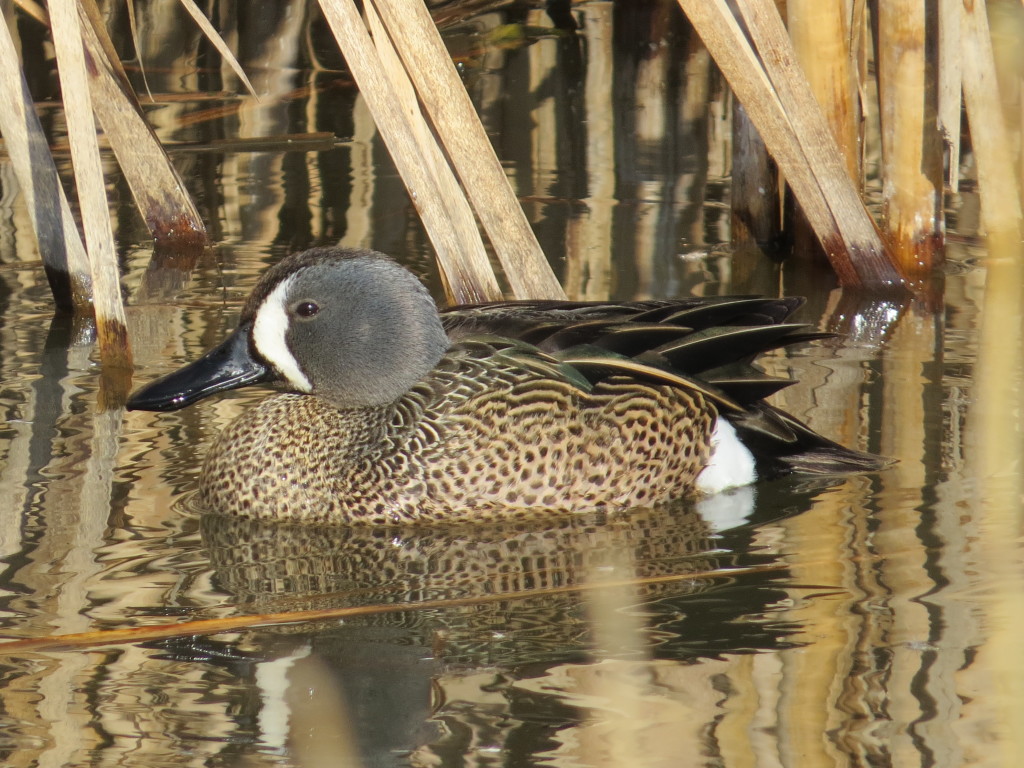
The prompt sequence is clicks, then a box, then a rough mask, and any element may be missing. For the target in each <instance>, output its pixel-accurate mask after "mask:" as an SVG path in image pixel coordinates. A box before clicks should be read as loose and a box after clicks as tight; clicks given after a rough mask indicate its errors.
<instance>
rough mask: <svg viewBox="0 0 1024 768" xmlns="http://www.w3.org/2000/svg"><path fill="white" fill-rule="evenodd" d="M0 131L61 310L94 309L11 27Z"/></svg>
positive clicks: (2, 53)
mask: <svg viewBox="0 0 1024 768" xmlns="http://www.w3.org/2000/svg"><path fill="white" fill-rule="evenodd" d="M0 67H3V71H4V72H7V73H8V74H7V75H5V76H4V77H0V133H2V134H3V137H4V143H5V146H6V149H7V152H8V157H9V158H10V162H11V164H12V165H13V166H14V172H15V175H16V176H17V178H18V185H19V186H20V187H21V193H22V194H23V195H24V196H25V207H26V208H27V210H28V214H29V217H30V218H31V220H32V227H33V229H34V230H35V233H36V239H37V240H38V242H39V252H40V254H42V258H43V268H44V269H45V271H46V277H47V280H49V283H50V290H51V291H52V292H53V299H54V302H55V303H56V305H57V307H58V308H59V309H61V310H62V311H66V312H75V313H76V314H80V315H88V314H90V313H91V312H92V300H91V296H92V278H91V276H90V272H89V259H88V257H87V256H86V254H85V247H84V246H83V245H82V238H81V237H80V236H79V234H78V229H77V228H76V227H75V219H74V217H73V216H72V215H71V208H70V207H69V206H68V201H67V197H66V196H65V194H64V188H63V187H62V186H61V184H60V178H59V177H58V175H57V168H56V167H55V166H54V164H53V158H52V157H51V156H50V150H49V147H48V146H47V141H46V135H45V134H44V133H43V128H42V126H41V125H40V124H39V118H38V116H37V115H36V110H35V104H34V103H33V101H32V95H31V94H30V93H29V92H28V85H27V83H26V82H25V77H24V75H23V74H22V71H21V64H20V62H19V61H18V53H17V50H16V49H15V47H14V40H13V39H12V38H11V33H10V28H9V27H8V26H7V25H6V24H3V28H2V29H0Z"/></svg>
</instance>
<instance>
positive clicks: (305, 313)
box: [295, 301, 320, 317]
mask: <svg viewBox="0 0 1024 768" xmlns="http://www.w3.org/2000/svg"><path fill="white" fill-rule="evenodd" d="M319 311H320V305H319V304H317V303H315V302H312V301H303V302H300V303H299V304H298V305H296V307H295V314H297V315H298V316H299V317H312V316H313V315H315V314H316V313H317V312H319Z"/></svg>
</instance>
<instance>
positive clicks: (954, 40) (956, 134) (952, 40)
mask: <svg viewBox="0 0 1024 768" xmlns="http://www.w3.org/2000/svg"><path fill="white" fill-rule="evenodd" d="M962 2H963V0H939V130H940V131H941V132H942V141H943V143H944V144H945V147H946V161H945V173H944V174H943V181H944V183H945V185H946V189H947V190H948V191H950V192H954V193H955V192H958V191H959V189H960V113H961V107H962V106H963V97H962V88H963V68H962V66H961V45H960V34H961V30H960V19H961V16H962V15H963V10H962V5H961V4H962Z"/></svg>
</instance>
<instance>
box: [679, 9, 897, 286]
mask: <svg viewBox="0 0 1024 768" xmlns="http://www.w3.org/2000/svg"><path fill="white" fill-rule="evenodd" d="M678 2H679V4H680V6H681V7H682V8H683V11H684V12H685V13H686V15H687V16H688V17H689V19H690V21H691V23H692V24H693V25H694V27H695V28H696V30H697V32H698V34H699V35H700V36H701V38H702V39H703V40H704V44H705V45H706V46H707V47H708V50H710V51H711V54H712V56H714V57H715V60H716V62H717V63H718V66H719V69H721V71H722V73H723V74H724V75H725V77H726V79H727V80H728V81H729V84H730V86H731V87H732V89H733V92H734V93H735V94H736V97H737V98H738V99H739V100H740V101H741V102H743V105H744V107H745V108H746V109H747V113H748V115H749V116H750V118H751V120H752V121H753V123H754V125H755V126H756V127H757V129H758V132H759V133H760V134H761V137H762V138H763V139H764V142H765V145H766V146H767V147H768V149H769V151H770V152H771V153H772V155H773V157H774V158H775V160H776V162H777V163H778V165H779V169H780V171H781V172H782V173H783V174H784V175H785V177H786V181H787V182H788V183H789V185H790V186H791V187H792V188H793V192H794V194H795V195H796V197H797V199H798V200H799V201H800V204H801V206H802V208H803V211H804V213H805V215H806V216H807V219H808V221H809V222H810V225H811V227H812V228H813V229H814V232H815V234H816V235H817V237H818V239H819V242H821V245H822V247H823V248H824V250H825V253H826V255H827V256H828V258H829V261H830V262H831V264H832V266H833V269H834V270H835V271H836V274H837V276H838V278H839V282H840V284H841V285H845V286H868V287H876V288H878V287H884V288H892V287H896V286H899V285H902V282H903V281H902V278H901V276H900V274H899V272H898V270H897V269H896V268H895V266H894V265H893V264H892V262H891V260H890V259H889V257H888V253H887V251H886V249H885V247H884V244H883V243H882V241H881V239H880V238H879V236H878V233H877V230H876V229H875V227H874V222H872V221H871V218H870V216H869V215H868V213H867V211H866V210H865V209H864V206H863V203H862V202H861V200H860V196H859V195H858V193H857V190H856V189H855V188H854V187H853V182H851V181H850V178H849V177H848V176H847V175H846V170H845V168H844V166H843V164H842V161H841V160H840V154H839V150H838V149H837V148H836V146H835V141H834V140H833V139H832V137H831V135H830V134H829V131H828V128H827V125H826V124H825V120H824V117H823V116H822V115H821V110H820V108H819V107H818V106H817V102H815V101H814V97H813V95H811V93H810V89H809V88H808V87H807V84H806V81H805V80H803V78H802V77H801V76H799V73H798V71H797V70H795V68H794V66H793V53H792V48H791V46H790V45H789V38H788V36H787V35H786V34H785V31H784V28H783V27H782V22H781V19H779V16H778V12H777V11H776V9H775V6H774V5H772V4H771V3H770V1H768V0H766V1H765V2H760V1H758V2H757V4H756V6H755V4H754V3H753V2H740V3H738V6H739V8H740V9H741V12H742V14H743V17H744V19H745V21H746V23H747V25H748V28H750V29H751V33H752V36H753V38H754V39H755V40H759V41H760V44H759V45H758V48H759V51H758V53H755V52H754V50H753V49H752V48H751V46H750V43H749V41H748V40H747V37H746V35H745V34H744V33H743V31H742V30H741V29H740V27H739V24H738V23H737V21H736V18H735V17H734V16H733V14H732V12H731V11H730V9H729V7H728V6H727V5H726V2H725V0H678ZM779 30H782V32H781V35H780V33H779ZM758 54H760V58H759V56H758ZM762 60H763V61H764V62H765V66H767V67H770V71H772V72H773V76H772V78H773V79H772V80H769V77H768V75H767V74H766V72H765V69H764V68H763V67H762V63H761V62H762ZM776 89H778V93H777V92H776ZM780 97H784V100H780ZM783 101H784V102H785V104H786V106H785V107H784V105H783ZM791 121H793V122H791ZM808 153H810V157H808ZM812 158H813V160H812Z"/></svg>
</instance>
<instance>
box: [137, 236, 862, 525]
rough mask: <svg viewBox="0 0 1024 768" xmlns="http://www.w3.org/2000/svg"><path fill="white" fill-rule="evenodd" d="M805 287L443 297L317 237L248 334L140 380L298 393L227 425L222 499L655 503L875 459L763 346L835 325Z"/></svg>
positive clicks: (497, 508) (218, 484)
mask: <svg viewBox="0 0 1024 768" xmlns="http://www.w3.org/2000/svg"><path fill="white" fill-rule="evenodd" d="M800 304H801V300H799V299H763V298H740V299H736V298H730V299H703V298H686V299H676V300H670V301H642V302H623V303H585V302H568V301H517V302H498V303H493V304H476V305H466V306H458V307H453V308H450V309H447V310H444V311H442V312H440V313H439V312H438V310H437V308H436V306H435V304H434V302H433V300H432V299H431V297H430V295H429V293H428V292H427V291H426V289H425V288H424V287H423V286H422V285H421V284H420V282H419V281H418V280H417V279H416V278H415V277H414V276H413V275H412V274H411V273H409V272H408V271H406V270H405V269H404V268H403V267H401V266H399V265H398V264H396V263H395V262H393V261H391V260H390V259H388V258H387V257H385V256H382V255H381V254H377V253H372V252H368V251H350V250H341V249H336V248H315V249H312V250H309V251H305V252H304V253H299V254H296V255H293V256H290V257H288V258H286V259H284V260H283V261H281V262H280V263H279V264H277V265H276V266H274V267H272V268H271V269H270V270H268V271H267V273H266V274H265V275H264V276H263V278H262V279H261V280H260V281H259V283H258V284H257V285H256V288H255V289H254V290H253V292H252V295H251V296H250V297H249V299H248V301H247V302H246V304H245V307H244V309H243V311H242V315H241V319H240V324H239V327H238V329H237V330H236V331H235V332H234V333H232V334H231V335H230V336H229V337H228V338H227V339H226V340H225V341H224V342H223V343H222V344H221V345H220V346H218V347H216V348H215V349H213V350H211V351H210V352H208V353H207V354H206V355H205V356H203V357H202V358H200V359H199V360H197V361H196V362H194V363H192V364H191V365H188V366H186V367H185V368H182V369H181V370H179V371H177V372H175V373H172V374H170V375H169V376H166V377H164V378H162V379H160V380H158V381H155V382H153V383H151V384H149V385H148V386H146V387H144V388H143V389H142V390H140V391H139V392H137V393H136V394H135V395H134V396H133V397H132V398H131V399H130V400H129V403H128V407H129V408H132V409H140V410H156V411H167V410H176V409H178V408H182V407H184V406H186V405H189V404H190V403H194V402H195V401H197V400H200V399H201V398H204V397H206V396H208V395H211V394H213V393H215V392H220V391H222V390H226V389H233V388H236V387H242V386H246V385H248V384H260V383H269V384H274V385H276V386H277V387H278V388H280V389H283V390H285V393H284V394H278V395H275V396H273V397H269V398H267V399H266V400H263V401H262V402H261V403H260V404H259V405H257V406H256V407H254V408H252V409H250V410H249V411H247V412H246V413H244V414H243V415H242V416H240V417H239V418H238V419H237V420H235V421H234V422H233V423H232V424H231V425H229V426H228V427H227V429H225V430H224V432H223V433H221V434H220V435H219V437H218V438H217V440H216V441H215V443H214V445H213V446H212V448H211V449H210V452H209V455H208V456H207V459H206V463H205V465H204V467H203V471H202V477H201V481H200V496H201V499H202V501H203V503H204V505H206V506H208V507H210V508H211V509H214V510H218V511H221V512H226V513H230V514H236V515H242V516H247V517H253V518H262V519H273V518H280V519H291V520H307V521H319V522H330V521H336V522H363V523H370V524H385V523H395V522H403V521H422V520H440V519H445V520H447V519H453V518H480V517H495V516H503V515H514V514H518V513H522V512H524V511H526V510H535V509H540V508H544V509H553V510H572V511H575V510H583V509H591V508H595V507H631V506H638V505H650V504H656V503H659V502H664V501H668V500H671V499H676V498H679V497H683V496H686V495H688V494H708V493H716V492H718V491H720V490H722V489H724V488H727V487H730V486H736V485H742V484H746V483H750V482H752V481H754V480H755V479H757V478H762V477H765V476H769V475H779V474H785V473H788V472H811V473H838V472H849V471H858V470H870V469H875V468H877V467H879V466H880V465H881V461H880V460H879V459H878V458H877V457H875V456H871V455H868V454H863V453H858V452H855V451H851V450H849V449H847V448H844V447H842V446H840V445H837V444H836V443H833V442H831V441H829V440H826V439H825V438H824V437H822V436H820V435H818V434H816V433H815V432H813V431H812V430H810V429H809V428H808V427H806V426H805V425H804V424H801V423H800V422H799V421H797V420H796V419H794V418H793V417H791V416H789V415H788V414H786V413H784V412H782V411H780V410H778V409H777V408H774V407H773V406H771V405H768V404H767V403H765V402H764V401H763V398H764V397H767V396H768V395H770V394H771V393H773V392H775V391H776V390H778V389H780V388H782V387H784V386H786V385H787V384H789V383H791V382H790V381H789V380H788V379H778V378H773V377H769V376H766V375H765V374H764V373H763V372H762V371H760V370H758V369H757V368H755V367H754V366H753V365H752V364H751V361H752V360H753V359H754V357H755V356H756V355H757V354H758V353H760V352H762V351H764V350H767V349H772V348H777V347H780V346H783V345H787V344H792V343H795V342H800V341H806V340H808V339H813V338H818V337H820V336H821V334H817V333H813V332H808V329H807V326H803V325H793V324H789V323H786V322H785V321H786V318H788V317H789V315H790V314H791V313H792V312H793V311H794V310H795V309H796V308H797V307H798V306H799V305H800Z"/></svg>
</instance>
